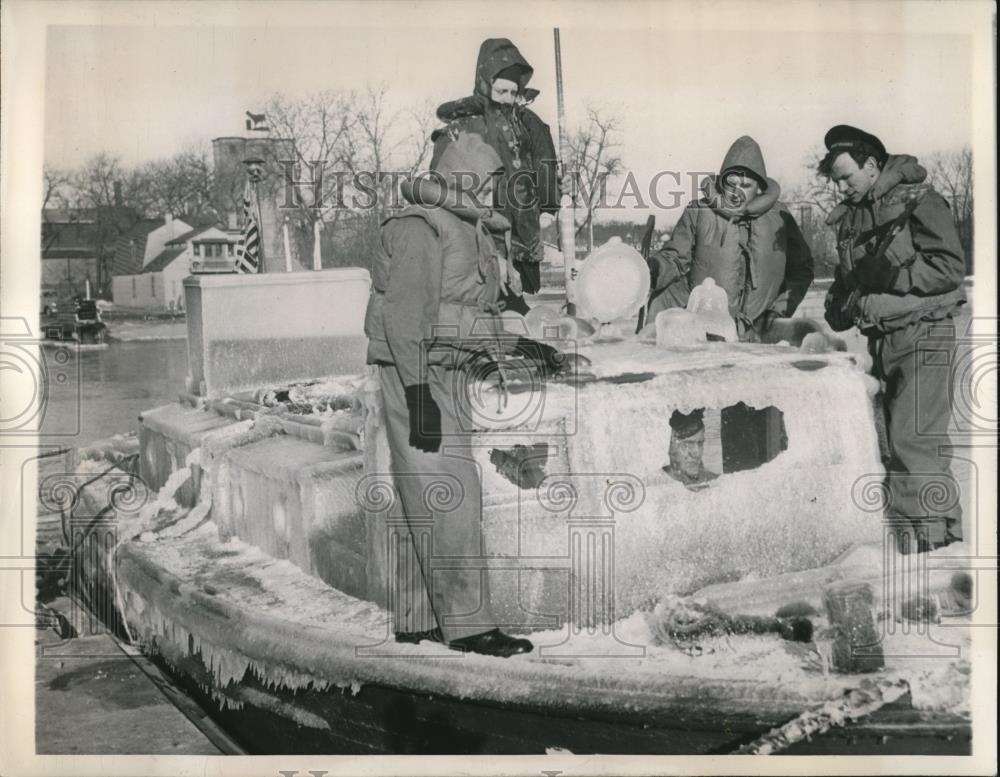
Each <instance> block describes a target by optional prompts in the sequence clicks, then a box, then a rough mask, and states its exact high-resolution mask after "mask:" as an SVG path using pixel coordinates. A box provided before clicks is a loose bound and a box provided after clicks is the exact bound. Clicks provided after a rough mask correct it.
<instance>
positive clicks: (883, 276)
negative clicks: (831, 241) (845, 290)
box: [851, 255, 900, 293]
mask: <svg viewBox="0 0 1000 777" xmlns="http://www.w3.org/2000/svg"><path fill="white" fill-rule="evenodd" d="M899 270H900V268H899V267H898V266H897V265H895V264H893V263H892V262H891V261H890V260H889V258H888V257H886V256H884V255H883V256H878V257H875V256H865V257H863V258H862V259H861V261H859V262H858V263H857V264H855V265H854V269H853V270H852V271H851V275H853V276H854V281H855V282H856V283H857V285H858V287H859V288H861V289H862V290H864V291H867V292H873V293H879V292H885V291H888V290H889V289H891V288H892V287H893V285H894V284H895V283H896V279H897V278H898V277H899Z"/></svg>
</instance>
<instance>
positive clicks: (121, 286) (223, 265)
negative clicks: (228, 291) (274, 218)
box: [113, 225, 241, 311]
mask: <svg viewBox="0 0 1000 777" xmlns="http://www.w3.org/2000/svg"><path fill="white" fill-rule="evenodd" d="M240 240H241V233H240V231H239V230H235V229H234V230H227V229H223V228H222V227H219V226H215V225H206V226H200V227H195V228H193V229H191V228H189V229H187V230H186V231H185V232H182V233H181V234H179V235H177V236H176V237H174V238H171V239H169V240H167V241H165V242H164V244H163V246H162V248H161V250H160V251H159V252H158V253H157V254H156V255H155V256H152V257H151V258H150V260H149V261H148V262H146V263H145V264H144V265H143V266H142V267H141V268H140V269H138V270H137V271H133V272H130V273H123V274H121V275H116V276H115V278H114V282H113V299H114V303H115V306H116V307H122V308H135V309H141V310H151V311H153V310H183V308H184V283H183V281H184V278H186V277H187V276H188V275H191V274H192V273H219V272H222V273H231V272H234V271H235V266H236V252H237V250H238V248H239V245H240Z"/></svg>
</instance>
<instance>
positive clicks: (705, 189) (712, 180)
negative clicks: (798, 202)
mask: <svg viewBox="0 0 1000 777" xmlns="http://www.w3.org/2000/svg"><path fill="white" fill-rule="evenodd" d="M780 196H781V186H780V184H778V182H777V181H775V180H774V179H773V178H768V179H767V188H766V189H765V190H764V191H762V192H761V193H760V194H758V195H757V196H756V197H754V198H753V199H752V200H750V201H749V202H748V203H746V204H745V205H743V206H741V207H739V208H730V207H727V206H725V205H723V199H722V193H721V192H720V191H719V186H718V177H717V176H714V175H711V176H709V177H708V178H706V179H705V180H704V181H702V183H701V199H700V200H699V205H701V207H704V208H711V209H712V210H713V211H714V212H715V213H716V214H717V215H719V216H721V217H722V218H724V219H726V220H727V221H749V220H750V219H755V218H757V217H758V216H763V215H764V214H765V213H767V212H768V211H769V210H771V208H773V207H774V206H775V205H776V204H777V202H778V198H779V197H780Z"/></svg>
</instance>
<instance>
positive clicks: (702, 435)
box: [662, 402, 788, 490]
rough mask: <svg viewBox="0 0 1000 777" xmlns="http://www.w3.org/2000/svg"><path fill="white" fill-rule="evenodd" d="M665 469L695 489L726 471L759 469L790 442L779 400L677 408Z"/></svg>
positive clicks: (726, 472)
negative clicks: (773, 403) (758, 404)
mask: <svg viewBox="0 0 1000 777" xmlns="http://www.w3.org/2000/svg"><path fill="white" fill-rule="evenodd" d="M667 431H668V436H667V439H669V444H668V450H667V454H668V461H667V462H666V464H665V466H663V468H662V469H663V471H664V472H666V473H667V475H669V476H670V477H672V478H673V479H674V480H677V481H679V482H681V483H683V484H684V485H686V486H687V487H688V488H690V489H692V490H700V489H702V488H707V487H709V486H710V485H711V484H712V482H713V481H715V480H717V479H718V478H719V477H720V475H722V476H724V475H726V474H728V473H732V472H740V471H741V470H747V469H755V468H757V467H759V466H761V465H762V464H766V463H767V462H769V461H771V460H772V459H773V458H775V457H776V456H777V455H778V454H779V453H781V452H782V451H784V450H786V449H787V448H788V434H787V432H786V431H785V419H784V414H783V413H782V412H781V411H780V410H779V409H778V408H776V407H774V406H768V407H765V408H754V407H750V406H749V405H747V404H745V403H743V402H738V403H737V404H735V405H729V406H728V407H724V408H722V409H721V410H719V409H715V408H695V409H693V410H690V411H681V410H674V411H672V413H671V415H670V424H669V429H668V430H667Z"/></svg>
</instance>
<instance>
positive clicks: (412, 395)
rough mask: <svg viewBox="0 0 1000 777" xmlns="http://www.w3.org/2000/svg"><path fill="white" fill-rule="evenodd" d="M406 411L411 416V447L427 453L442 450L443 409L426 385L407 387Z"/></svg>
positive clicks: (405, 390) (405, 389) (419, 384)
mask: <svg viewBox="0 0 1000 777" xmlns="http://www.w3.org/2000/svg"><path fill="white" fill-rule="evenodd" d="M403 391H404V392H405V394H406V410H407V412H408V413H409V415H410V445H411V446H413V447H414V448H416V449H417V450H420V451H424V452H425V453H437V452H438V450H440V448H441V408H439V407H438V405H437V402H435V401H434V397H432V396H431V387H430V386H428V385H427V384H426V383H418V384H417V385H415V386H406V387H405V388H404V389H403Z"/></svg>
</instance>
